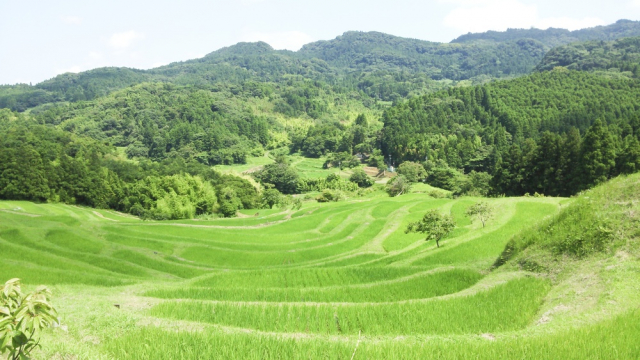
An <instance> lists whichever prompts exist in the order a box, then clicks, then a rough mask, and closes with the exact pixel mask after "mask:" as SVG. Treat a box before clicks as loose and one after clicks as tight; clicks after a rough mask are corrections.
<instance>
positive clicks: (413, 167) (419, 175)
mask: <svg viewBox="0 0 640 360" xmlns="http://www.w3.org/2000/svg"><path fill="white" fill-rule="evenodd" d="M398 174H400V175H404V176H406V178H407V180H409V181H410V182H412V183H414V182H418V181H422V180H424V179H426V177H427V172H426V171H425V169H424V167H423V166H422V164H419V163H416V162H413V161H405V162H403V163H402V164H400V166H398Z"/></svg>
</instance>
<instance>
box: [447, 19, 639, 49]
mask: <svg viewBox="0 0 640 360" xmlns="http://www.w3.org/2000/svg"><path fill="white" fill-rule="evenodd" d="M630 36H640V21H632V20H618V21H616V22H615V23H613V24H611V25H606V26H596V27H591V28H585V29H579V30H574V31H569V30H566V29H557V28H548V29H546V30H541V29H536V28H531V29H507V31H487V32H483V33H475V34H471V33H469V34H465V35H462V36H460V37H458V38H457V39H455V40H453V41H452V43H472V42H479V41H491V42H507V41H513V40H517V39H533V40H536V41H539V42H541V43H543V44H544V45H545V46H547V47H554V46H560V45H564V44H569V43H574V42H581V41H596V40H597V41H610V40H614V39H619V38H623V37H630Z"/></svg>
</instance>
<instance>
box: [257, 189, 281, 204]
mask: <svg viewBox="0 0 640 360" xmlns="http://www.w3.org/2000/svg"><path fill="white" fill-rule="evenodd" d="M282 198H283V196H282V194H281V193H280V191H278V189H274V188H271V187H269V188H266V189H264V190H263V191H262V196H261V200H262V206H263V207H265V208H268V209H273V207H274V206H275V205H278V204H280V203H281V202H282Z"/></svg>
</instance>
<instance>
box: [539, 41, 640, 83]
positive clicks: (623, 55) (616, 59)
mask: <svg viewBox="0 0 640 360" xmlns="http://www.w3.org/2000/svg"><path fill="white" fill-rule="evenodd" d="M556 66H564V67H566V68H567V69H571V70H582V71H594V70H609V69H618V70H620V71H629V72H631V73H632V74H633V76H635V77H638V76H640V69H639V66H640V37H629V38H623V39H619V40H615V41H610V42H605V41H588V42H579V43H574V44H569V45H564V46H559V47H557V48H554V49H551V51H549V52H548V53H547V55H545V57H544V58H543V59H542V61H541V62H540V64H538V66H536V69H535V70H536V71H545V70H552V69H553V68H554V67H556Z"/></svg>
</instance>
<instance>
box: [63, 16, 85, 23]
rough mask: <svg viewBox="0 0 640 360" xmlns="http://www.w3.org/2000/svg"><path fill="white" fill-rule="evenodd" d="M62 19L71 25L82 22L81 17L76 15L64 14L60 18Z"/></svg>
mask: <svg viewBox="0 0 640 360" xmlns="http://www.w3.org/2000/svg"><path fill="white" fill-rule="evenodd" d="M62 21H63V22H65V23H67V24H72V25H80V24H82V18H80V17H77V16H65V17H63V18H62Z"/></svg>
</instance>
